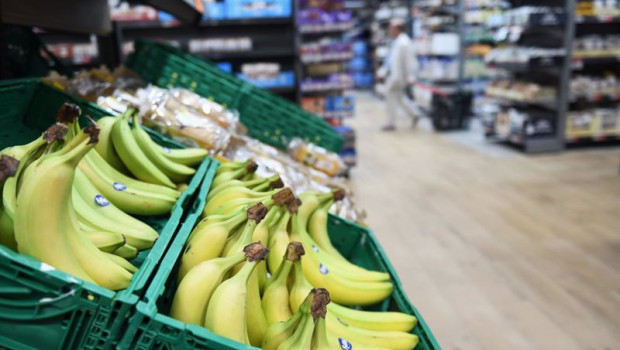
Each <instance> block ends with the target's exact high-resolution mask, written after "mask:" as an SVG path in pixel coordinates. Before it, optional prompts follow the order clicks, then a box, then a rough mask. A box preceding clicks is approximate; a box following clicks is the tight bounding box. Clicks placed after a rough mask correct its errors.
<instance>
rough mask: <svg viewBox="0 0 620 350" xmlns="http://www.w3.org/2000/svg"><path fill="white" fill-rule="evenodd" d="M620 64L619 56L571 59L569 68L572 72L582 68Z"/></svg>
mask: <svg viewBox="0 0 620 350" xmlns="http://www.w3.org/2000/svg"><path fill="white" fill-rule="evenodd" d="M618 63H620V56H601V57H573V58H572V60H571V68H572V69H574V70H580V69H583V68H584V66H595V65H596V66H598V65H610V64H618Z"/></svg>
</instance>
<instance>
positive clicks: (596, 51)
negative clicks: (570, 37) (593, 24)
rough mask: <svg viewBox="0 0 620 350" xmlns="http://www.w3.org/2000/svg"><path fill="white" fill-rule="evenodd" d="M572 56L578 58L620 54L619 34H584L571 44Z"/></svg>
mask: <svg viewBox="0 0 620 350" xmlns="http://www.w3.org/2000/svg"><path fill="white" fill-rule="evenodd" d="M573 56H574V57H579V58H589V57H607V56H620V35H611V34H610V35H605V36H603V35H598V34H592V35H584V36H581V37H577V38H575V40H574V44H573Z"/></svg>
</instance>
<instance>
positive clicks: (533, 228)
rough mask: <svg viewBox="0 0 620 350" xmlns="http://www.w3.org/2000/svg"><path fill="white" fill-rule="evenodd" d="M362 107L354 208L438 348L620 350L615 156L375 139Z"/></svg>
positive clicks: (385, 136) (412, 136) (361, 100)
mask: <svg viewBox="0 0 620 350" xmlns="http://www.w3.org/2000/svg"><path fill="white" fill-rule="evenodd" d="M357 98H358V101H357V116H356V118H355V119H352V120H350V121H349V124H350V125H352V126H354V127H355V128H356V131H357V140H358V142H357V147H358V167H357V168H355V169H354V170H353V172H352V180H351V182H352V184H353V188H354V190H355V193H356V195H357V197H356V199H357V203H358V205H359V207H360V208H364V209H366V211H367V212H368V219H367V222H368V224H369V225H370V227H371V228H372V229H373V230H374V231H375V233H376V234H377V236H378V238H379V240H380V241H381V243H382V245H383V246H384V248H385V250H386V252H387V253H388V255H389V256H390V259H391V260H392V262H393V264H394V266H395V267H396V270H397V271H398V273H399V275H400V277H401V279H402V282H403V285H404V288H405V290H406V292H407V294H408V295H409V298H410V299H411V301H412V302H413V304H414V305H415V306H416V307H417V308H418V309H419V310H420V312H421V314H422V315H423V316H424V318H425V320H426V321H427V322H428V324H429V326H430V328H431V329H432V330H433V332H434V334H435V336H436V337H437V340H438V342H439V343H440V345H441V346H442V348H443V349H445V350H451V349H477V350H485V349H488V350H511V349H520V350H524V349H536V350H541V349H545V350H554V349H562V350H572V349H580V350H583V349H609V350H611V349H620V316H619V315H620V175H619V168H618V166H619V164H620V157H619V154H620V149H619V148H615V149H604V150H600V149H597V150H588V151H571V152H565V153H562V154H552V155H537V156H524V155H522V154H521V153H519V152H514V151H512V150H509V149H503V148H502V146H497V145H486V144H482V141H480V142H478V143H477V142H476V141H471V139H472V136H471V135H467V134H466V133H456V134H442V135H440V134H436V133H434V132H432V131H430V130H428V129H427V128H424V127H421V128H418V129H415V130H414V129H412V128H411V126H410V124H408V123H406V122H405V121H401V123H400V125H399V129H398V130H397V131H396V132H394V133H382V132H380V131H378V130H379V128H380V126H381V125H382V123H383V122H384V120H383V118H384V112H383V109H382V104H381V102H380V101H379V100H376V99H375V98H373V97H371V96H370V95H367V94H358V96H357ZM474 138H475V137H474Z"/></svg>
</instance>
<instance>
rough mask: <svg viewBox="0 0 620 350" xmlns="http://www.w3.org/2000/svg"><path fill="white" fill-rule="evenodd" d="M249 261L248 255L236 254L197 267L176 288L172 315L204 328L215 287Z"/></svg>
mask: <svg viewBox="0 0 620 350" xmlns="http://www.w3.org/2000/svg"><path fill="white" fill-rule="evenodd" d="M245 259H247V256H246V255H245V253H243V252H240V253H235V254H233V255H231V256H228V257H225V258H216V259H211V260H207V261H203V262H201V263H200V264H198V265H196V266H194V267H193V268H192V269H191V270H190V271H189V272H188V273H187V274H186V275H185V277H184V278H183V280H182V281H181V283H180V284H179V287H178V288H177V290H176V292H175V294H174V298H173V299H172V307H171V309H170V316H171V317H173V318H176V319H177V320H179V321H182V322H185V323H190V324H196V325H203V324H204V318H205V313H206V312H207V305H209V300H211V295H212V294H213V292H214V291H215V288H217V286H218V285H219V284H220V283H222V280H223V279H224V277H225V276H226V275H227V274H228V272H229V271H230V270H231V269H232V268H233V266H235V265H237V264H239V263H240V262H242V261H244V260H245Z"/></svg>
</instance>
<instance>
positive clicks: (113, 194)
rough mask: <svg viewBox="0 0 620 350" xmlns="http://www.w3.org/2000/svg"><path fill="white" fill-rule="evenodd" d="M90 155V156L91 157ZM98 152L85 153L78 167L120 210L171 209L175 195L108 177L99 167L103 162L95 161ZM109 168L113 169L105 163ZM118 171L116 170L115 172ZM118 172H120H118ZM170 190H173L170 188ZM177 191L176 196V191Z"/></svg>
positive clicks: (163, 211)
mask: <svg viewBox="0 0 620 350" xmlns="http://www.w3.org/2000/svg"><path fill="white" fill-rule="evenodd" d="M91 156H92V157H91ZM97 156H99V154H98V153H96V152H94V153H91V154H89V155H87V157H86V159H84V161H82V162H80V164H79V169H80V171H82V172H83V173H84V174H85V175H86V176H87V177H88V179H89V180H90V182H91V183H92V184H93V185H94V186H95V187H96V188H97V189H98V190H99V191H101V194H102V195H103V196H104V197H105V198H106V199H107V200H109V201H110V202H111V203H113V204H114V205H115V206H116V207H118V208H119V209H121V210H122V211H124V212H126V213H128V214H133V215H145V216H146V215H163V214H167V213H169V212H170V211H171V210H172V207H173V206H174V204H175V203H176V201H177V199H176V198H175V197H172V196H169V195H168V194H162V193H157V192H154V191H150V192H147V191H143V190H140V189H136V188H135V187H133V186H132V184H129V183H128V182H127V181H125V182H122V181H119V180H116V179H115V178H113V177H110V176H109V175H107V174H106V173H105V171H103V170H102V167H100V166H101V165H102V164H103V163H105V162H103V163H95V162H96V161H97V160H96V159H97ZM105 164H106V165H105V166H107V167H108V168H109V169H108V170H110V169H113V168H112V167H111V166H110V165H107V163H105ZM117 173H118V172H117ZM118 174H120V173H118ZM159 187H163V186H159ZM170 190H171V191H174V190H172V189H170ZM174 192H175V193H177V198H178V192H176V191H174Z"/></svg>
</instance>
